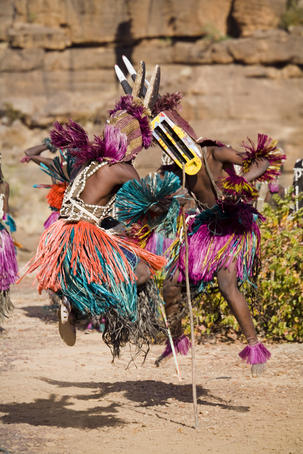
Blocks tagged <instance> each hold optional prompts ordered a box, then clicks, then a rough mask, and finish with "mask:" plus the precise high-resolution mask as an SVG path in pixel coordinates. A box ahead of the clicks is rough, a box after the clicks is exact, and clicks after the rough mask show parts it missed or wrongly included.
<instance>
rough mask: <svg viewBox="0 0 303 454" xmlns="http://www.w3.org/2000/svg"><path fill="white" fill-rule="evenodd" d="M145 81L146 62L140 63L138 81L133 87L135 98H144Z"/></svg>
mask: <svg viewBox="0 0 303 454" xmlns="http://www.w3.org/2000/svg"><path fill="white" fill-rule="evenodd" d="M144 81H145V63H144V61H140V65H139V71H138V73H137V75H136V80H135V83H134V86H133V93H132V94H133V96H136V97H138V98H140V97H141V96H142V92H143V89H144Z"/></svg>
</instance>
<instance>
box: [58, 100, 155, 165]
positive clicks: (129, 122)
mask: <svg viewBox="0 0 303 454" xmlns="http://www.w3.org/2000/svg"><path fill="white" fill-rule="evenodd" d="M50 137H51V141H52V144H53V145H54V146H56V147H57V148H61V149H67V150H68V153H69V154H70V155H71V156H72V157H73V158H74V159H75V165H76V166H77V167H82V166H83V165H87V164H88V163H90V162H92V161H98V162H103V161H104V160H107V161H109V163H111V164H114V163H116V162H121V161H130V160H131V159H133V158H134V157H135V156H136V155H137V154H138V153H139V151H141V149H142V147H144V148H148V147H149V146H150V144H151V141H152V132H151V127H150V123H149V119H148V111H147V109H145V108H144V106H143V105H142V103H141V102H140V100H138V101H137V100H136V101H135V100H134V99H133V98H132V96H124V97H122V98H121V99H120V101H119V103H118V104H117V105H116V106H115V108H114V109H113V110H111V111H110V118H109V123H108V124H106V125H105V127H104V131H103V135H102V136H96V135H95V136H94V140H93V141H90V140H89V138H88V135H87V133H86V131H85V130H84V129H83V128H82V126H80V125H79V124H78V123H75V122H74V121H72V120H70V121H69V122H68V123H67V124H61V123H59V122H55V124H54V128H53V129H52V130H51V132H50Z"/></svg>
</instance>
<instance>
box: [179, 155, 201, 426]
mask: <svg viewBox="0 0 303 454" xmlns="http://www.w3.org/2000/svg"><path fill="white" fill-rule="evenodd" d="M182 173H183V178H182V187H183V189H185V167H184V164H183V172H182ZM181 213H182V220H183V235H184V239H185V282H186V297H187V304H188V309H189V318H190V335H191V370H192V391H193V407H194V421H195V425H194V427H195V429H197V428H198V422H199V420H198V403H197V385H196V354H195V353H196V351H195V334H194V317H193V308H192V304H191V296H190V285H189V274H188V238H187V225H186V219H185V210H184V206H182V209H181Z"/></svg>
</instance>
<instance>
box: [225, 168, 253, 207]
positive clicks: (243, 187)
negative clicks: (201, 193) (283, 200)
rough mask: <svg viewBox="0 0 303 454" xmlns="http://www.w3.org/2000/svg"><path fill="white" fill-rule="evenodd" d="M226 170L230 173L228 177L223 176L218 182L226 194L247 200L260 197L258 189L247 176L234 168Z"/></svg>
mask: <svg viewBox="0 0 303 454" xmlns="http://www.w3.org/2000/svg"><path fill="white" fill-rule="evenodd" d="M225 171H226V172H227V173H228V177H225V178H221V180H220V181H219V183H218V185H219V187H220V188H221V189H222V191H223V192H224V194H227V195H229V196H232V197H235V198H241V199H244V200H246V201H250V200H253V199H256V198H257V197H258V191H257V190H256V189H255V188H254V187H253V186H252V185H251V184H249V183H248V181H246V180H245V178H243V177H241V176H239V175H237V174H236V173H235V171H234V170H233V169H225Z"/></svg>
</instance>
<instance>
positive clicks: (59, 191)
mask: <svg viewBox="0 0 303 454" xmlns="http://www.w3.org/2000/svg"><path fill="white" fill-rule="evenodd" d="M66 188H67V183H59V184H53V185H52V187H51V189H50V190H49V192H48V194H47V196H46V198H47V202H48V205H49V206H50V207H51V208H55V209H56V210H60V209H61V206H62V202H63V197H64V193H65V190H66Z"/></svg>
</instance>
